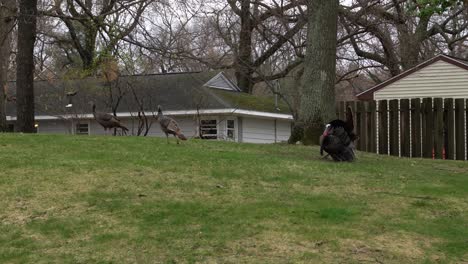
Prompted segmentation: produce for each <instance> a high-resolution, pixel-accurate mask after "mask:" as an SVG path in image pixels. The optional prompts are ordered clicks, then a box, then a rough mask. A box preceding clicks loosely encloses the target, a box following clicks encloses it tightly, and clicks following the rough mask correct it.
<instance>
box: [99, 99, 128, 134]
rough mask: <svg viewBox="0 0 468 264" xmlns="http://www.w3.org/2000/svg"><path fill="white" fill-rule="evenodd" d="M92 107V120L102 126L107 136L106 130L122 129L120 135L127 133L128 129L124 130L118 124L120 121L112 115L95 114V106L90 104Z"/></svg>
mask: <svg viewBox="0 0 468 264" xmlns="http://www.w3.org/2000/svg"><path fill="white" fill-rule="evenodd" d="M92 105H93V116H94V119H96V121H97V122H98V123H99V124H100V125H101V126H102V127H104V131H105V132H106V134H107V129H112V128H120V129H122V133H124V134H126V133H127V131H128V128H126V127H125V126H124V125H122V123H120V120H119V119H118V118H117V117H115V116H114V115H111V114H108V113H102V112H96V105H95V104H94V103H92Z"/></svg>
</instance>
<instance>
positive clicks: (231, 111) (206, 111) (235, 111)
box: [7, 108, 293, 121]
mask: <svg viewBox="0 0 468 264" xmlns="http://www.w3.org/2000/svg"><path fill="white" fill-rule="evenodd" d="M110 114H112V113H110ZM145 114H146V115H147V116H152V115H153V114H154V113H153V112H145ZM197 114H202V115H214V114H233V115H243V116H256V117H265V118H273V119H285V120H293V116H292V115H289V114H279V113H272V112H262V111H253V110H246V109H238V108H222V109H200V110H175V111H164V115H168V116H191V115H197ZM117 116H118V117H136V114H135V113H131V112H117ZM69 118H75V119H93V118H94V116H93V114H92V113H89V114H79V115H54V116H51V115H36V116H35V120H37V121H41V120H60V119H62V120H64V119H69ZM15 120H16V117H15V116H7V121H15Z"/></svg>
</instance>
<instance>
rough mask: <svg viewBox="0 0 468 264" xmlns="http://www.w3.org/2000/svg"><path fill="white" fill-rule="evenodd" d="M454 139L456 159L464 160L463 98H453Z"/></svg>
mask: <svg viewBox="0 0 468 264" xmlns="http://www.w3.org/2000/svg"><path fill="white" fill-rule="evenodd" d="M455 141H456V147H455V153H456V158H457V160H465V99H455Z"/></svg>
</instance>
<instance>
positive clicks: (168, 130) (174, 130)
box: [156, 106, 187, 144]
mask: <svg viewBox="0 0 468 264" xmlns="http://www.w3.org/2000/svg"><path fill="white" fill-rule="evenodd" d="M156 118H157V120H158V122H159V125H161V130H162V131H163V132H164V134H166V139H167V143H169V134H171V135H174V137H175V138H176V139H177V144H179V139H180V140H187V138H186V137H185V136H184V134H182V131H181V130H180V128H179V125H178V124H177V122H176V121H175V120H174V119H172V118H170V117H167V116H165V115H163V112H162V110H161V106H158V115H157V117H156Z"/></svg>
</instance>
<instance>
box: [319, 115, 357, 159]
mask: <svg viewBox="0 0 468 264" xmlns="http://www.w3.org/2000/svg"><path fill="white" fill-rule="evenodd" d="M353 130H354V124H353V113H352V111H351V108H349V107H348V109H347V110H346V121H343V120H340V119H336V120H333V121H331V122H330V123H328V124H327V125H326V126H325V131H323V134H322V136H321V137H320V155H323V151H325V152H327V153H328V155H329V156H331V157H332V159H333V160H334V161H353V160H354V159H355V158H356V155H355V152H354V141H356V140H357V138H358V137H357V136H356V134H354V132H353ZM328 155H327V156H328Z"/></svg>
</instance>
